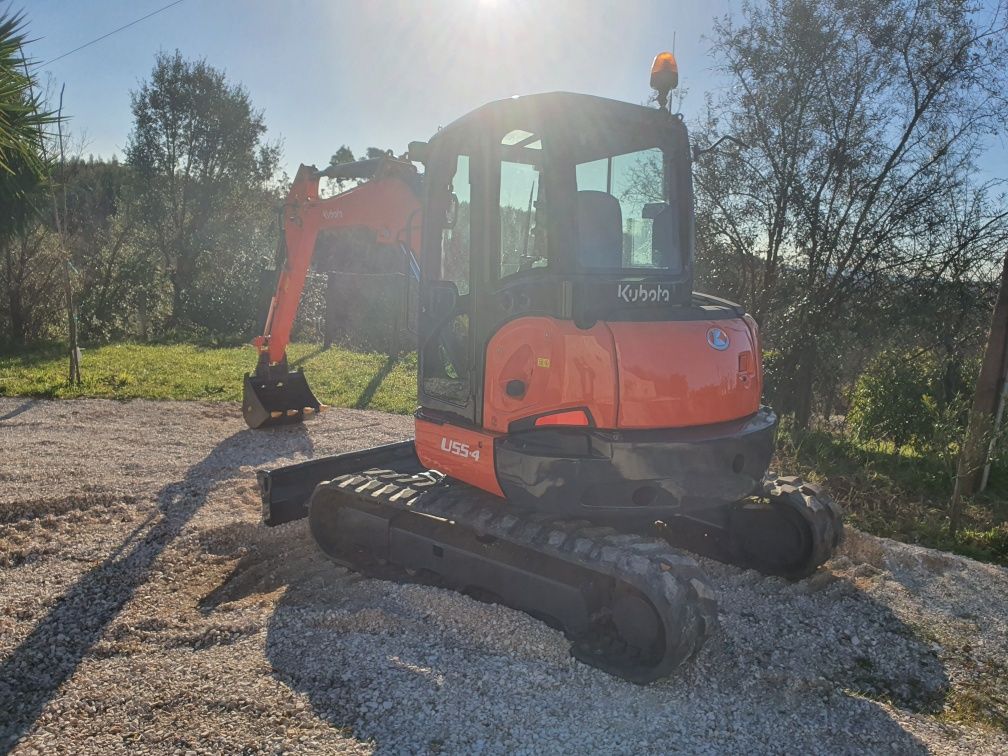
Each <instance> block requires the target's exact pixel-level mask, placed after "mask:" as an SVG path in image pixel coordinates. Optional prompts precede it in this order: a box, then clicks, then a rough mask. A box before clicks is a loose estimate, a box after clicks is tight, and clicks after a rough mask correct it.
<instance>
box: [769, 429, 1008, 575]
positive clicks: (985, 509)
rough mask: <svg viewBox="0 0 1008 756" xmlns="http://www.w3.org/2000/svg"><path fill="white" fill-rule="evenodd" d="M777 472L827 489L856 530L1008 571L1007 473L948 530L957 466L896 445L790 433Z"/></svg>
mask: <svg viewBox="0 0 1008 756" xmlns="http://www.w3.org/2000/svg"><path fill="white" fill-rule="evenodd" d="M776 464H777V467H778V469H780V470H787V471H789V472H791V471H794V473H796V474H801V475H806V476H808V477H809V478H810V479H812V480H816V481H818V482H821V483H824V484H825V485H826V486H827V488H828V489H829V491H830V493H831V494H832V495H833V496H834V497H835V498H836V499H837V501H839V502H840V504H841V505H842V506H843V507H844V510H845V512H846V514H847V518H848V520H849V521H850V522H851V524H853V525H854V526H855V527H857V528H860V529H861V530H864V531H867V532H869V533H874V534H875V535H881V536H885V537H888V538H894V539H896V540H899V541H904V542H907V543H917V544H921V545H923V546H929V547H931V548H936V549H942V550H943V551H952V552H954V553H957V554H962V555H964V556H969V557H973V558H974V559H980V560H983V561H987V562H995V563H998V564H1004V565H1008V469H1005V468H1004V466H1003V465H1002V466H995V467H994V468H993V469H992V471H991V478H990V483H989V485H988V488H987V490H986V491H985V492H984V493H983V494H981V495H979V496H977V497H974V498H973V499H971V500H968V501H966V502H965V509H964V513H963V515H964V516H963V526H962V527H961V528H960V530H959V531H958V532H957V533H956V534H955V535H954V536H953V535H952V534H950V533H949V528H948V503H949V500H950V498H951V496H952V486H953V482H954V468H953V467H952V464H953V463H952V461H950V460H942V459H937V458H935V457H934V456H929V455H927V454H924V453H921V452H920V451H918V450H916V449H913V448H910V447H903V448H899V449H897V448H895V446H894V445H893V444H886V443H874V442H870V443H865V442H861V441H857V440H855V439H853V438H851V437H849V436H848V435H847V434H845V433H844V432H843V431H842V430H813V431H805V432H798V431H791V430H788V429H784V430H783V431H782V432H781V434H780V437H779V439H778V448H777V460H776Z"/></svg>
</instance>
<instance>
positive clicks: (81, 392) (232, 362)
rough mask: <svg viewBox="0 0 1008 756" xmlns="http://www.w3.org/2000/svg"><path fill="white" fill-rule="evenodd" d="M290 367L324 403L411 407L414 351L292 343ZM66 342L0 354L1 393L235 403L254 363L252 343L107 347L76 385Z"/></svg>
mask: <svg viewBox="0 0 1008 756" xmlns="http://www.w3.org/2000/svg"><path fill="white" fill-rule="evenodd" d="M288 359H289V360H290V363H291V365H292V366H299V367H303V368H304V370H305V374H306V376H307V378H308V383H309V385H310V386H311V387H312V390H313V391H314V392H315V395H316V396H318V398H319V399H320V400H321V401H322V402H323V403H325V404H331V405H334V406H339V407H357V408H360V409H365V408H366V409H377V410H383V411H385V412H397V413H400V414H407V413H410V412H412V411H413V410H414V409H415V408H416V401H417V399H416V355H415V354H409V355H404V356H402V357H399V358H392V357H389V356H388V355H384V354H360V353H357V352H351V351H349V350H346V349H340V348H337V347H331V348H330V349H325V350H323V349H322V347H321V345H318V344H292V345H291V347H290V349H289V350H288ZM67 363H68V358H67V355H66V347H65V346H61V345H54V344H50V345H42V346H37V347H32V348H29V349H26V350H21V351H19V352H17V353H0V396H34V397H44V398H74V397H84V396H93V397H106V398H109V399H134V398H144V399H179V400H194V399H199V400H205V401H206V400H209V401H234V402H237V401H241V394H242V378H243V376H244V375H245V373H246V372H250V371H251V370H253V369H254V368H255V363H256V352H255V349H254V348H253V347H251V346H240V347H200V346H193V345H190V344H112V345H108V346H102V347H95V348H93V349H84V350H82V353H81V376H82V378H83V384H82V385H81V386H79V387H70V386H68V385H67V380H66V375H67Z"/></svg>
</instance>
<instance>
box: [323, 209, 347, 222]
mask: <svg viewBox="0 0 1008 756" xmlns="http://www.w3.org/2000/svg"><path fill="white" fill-rule="evenodd" d="M322 217H323V218H325V219H326V220H341V219H342V218H343V211H342V210H340V209H338V208H337V209H336V210H323V211H322Z"/></svg>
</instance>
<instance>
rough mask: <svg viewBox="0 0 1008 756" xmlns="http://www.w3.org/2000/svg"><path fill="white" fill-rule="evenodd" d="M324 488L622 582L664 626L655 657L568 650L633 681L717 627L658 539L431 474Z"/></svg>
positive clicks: (713, 611) (697, 576)
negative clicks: (555, 514)
mask: <svg viewBox="0 0 1008 756" xmlns="http://www.w3.org/2000/svg"><path fill="white" fill-rule="evenodd" d="M326 487H336V488H339V489H341V490H342V493H344V494H346V493H349V492H350V491H353V492H354V494H355V495H356V496H359V497H362V498H365V499H367V500H369V501H371V502H382V503H383V504H385V505H386V506H392V507H395V508H396V509H400V510H407V509H409V510H413V511H416V512H421V513H424V514H428V515H433V516H436V517H441V518H444V519H446V520H451V521H453V522H454V523H455V525H456V526H464V527H468V528H469V529H470V530H471V531H473V532H474V533H475V534H476V535H478V536H491V537H493V538H496V539H499V540H501V541H505V542H509V543H512V544H516V545H518V546H521V547H523V548H526V549H532V550H536V551H538V552H541V553H544V554H546V555H548V556H550V557H553V558H556V559H558V560H562V561H565V562H567V563H570V564H573V565H576V566H577V567H579V568H581V569H584V570H589V571H593V572H596V573H599V574H601V575H604V576H606V578H610V579H615V580H617V581H623V582H625V583H626V584H629V585H630V586H632V587H633V588H634V589H636V590H637V591H639V592H640V593H642V594H643V595H644V596H646V597H647V599H648V600H649V601H650V602H651V603H652V605H653V607H654V608H655V610H656V611H657V612H658V615H659V617H660V619H661V621H662V623H663V625H664V628H665V645H664V649H663V650H662V653H661V655H660V657H658V658H657V659H656V660H653V661H649V663H648V664H646V665H642V664H641V662H640V659H639V658H638V659H636V660H634V661H630V660H629V658H628V657H627V655H626V654H625V653H620V652H612V651H611V650H610V649H607V648H606V647H605V646H604V645H601V646H600V644H597V643H593V640H592V639H591V638H589V639H580V638H571V640H572V649H571V650H572V653H573V654H574V656H576V657H577V658H579V659H580V660H581V661H584V662H585V663H587V664H590V665H592V666H595V667H598V668H600V669H603V670H605V671H606V672H609V673H610V674H613V675H616V676H619V677H623V678H625V679H628V680H631V681H632V682H637V683H647V682H651V681H653V680H656V679H658V678H661V677H665V676H667V675H668V674H670V673H671V672H673V671H674V670H675V668H676V667H678V666H679V665H680V664H682V663H683V662H684V661H686V660H687V659H689V658H690V657H691V656H693V655H694V654H695V653H696V652H697V651H698V650H699V649H700V647H701V646H702V645H703V643H704V641H705V640H706V639H707V638H708V637H709V636H710V635H711V634H712V633H713V632H714V630H715V628H716V626H717V598H716V595H715V592H714V590H713V588H712V586H711V584H710V583H709V582H708V579H707V577H706V575H705V574H704V573H703V572H702V571H701V570H700V568H699V566H698V565H697V564H696V562H694V561H693V559H691V558H690V557H688V556H686V555H685V554H683V553H682V552H681V551H679V550H678V549H675V548H673V547H672V546H670V545H669V544H668V543H667V542H666V541H664V540H662V539H659V538H654V537H648V536H642V535H637V534H632V533H621V532H619V531H617V530H615V529H614V528H610V527H604V526H599V525H594V524H592V523H590V522H588V521H570V520H554V519H551V518H550V517H548V516H546V515H542V514H523V513H520V512H515V511H513V510H510V509H509V508H508V507H507V505H506V504H505V503H503V502H502V501H501V500H500V499H499V498H497V497H494V496H491V495H490V494H486V493H484V492H482V491H479V490H477V489H475V488H472V487H471V486H468V485H466V484H464V483H457V482H454V481H447V480H445V479H443V477H441V476H440V474H439V473H434V472H430V471H428V472H425V473H420V474H417V475H409V474H402V473H397V472H395V471H392V470H377V469H373V470H365V471H364V472H362V473H356V474H350V475H344V476H341V477H339V478H336V479H334V480H332V481H330V482H328V483H323V484H321V485H320V486H319V490H322V489H324V488H326ZM318 495H319V491H318V490H317V491H316V494H315V496H318ZM324 498H325V497H323V499H324ZM313 505H314V497H313Z"/></svg>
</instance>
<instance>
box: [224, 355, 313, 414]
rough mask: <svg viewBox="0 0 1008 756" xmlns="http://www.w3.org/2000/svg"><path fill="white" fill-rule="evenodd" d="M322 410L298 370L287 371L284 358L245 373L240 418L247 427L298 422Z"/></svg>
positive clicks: (301, 372)
mask: <svg viewBox="0 0 1008 756" xmlns="http://www.w3.org/2000/svg"><path fill="white" fill-rule="evenodd" d="M323 407H324V405H323V404H322V403H321V402H320V401H319V400H318V399H316V398H315V394H314V393H312V390H311V388H309V386H308V381H307V380H306V379H305V376H304V372H303V371H302V370H301V368H298V369H297V370H291V369H290V368H288V367H287V360H286V359H284V360H283V362H279V363H277V364H276V365H269V364H265V365H264V364H263V363H260V364H259V367H257V368H256V371H255V373H246V374H245V385H244V389H243V391H242V415H243V416H244V418H245V422H246V423H247V424H248V427H249V428H253V429H256V428H269V427H271V426H274V425H288V424H291V423H300V422H302V421H304V418H305V415H310V414H313V413H317V412H321V411H322V409H323Z"/></svg>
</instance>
